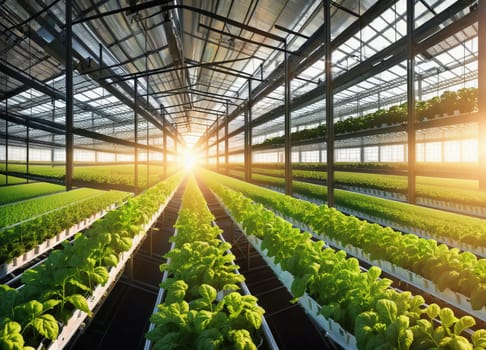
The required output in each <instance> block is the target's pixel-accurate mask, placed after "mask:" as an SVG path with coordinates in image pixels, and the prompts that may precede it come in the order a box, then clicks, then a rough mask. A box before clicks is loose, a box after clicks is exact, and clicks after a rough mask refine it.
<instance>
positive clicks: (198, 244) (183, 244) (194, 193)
mask: <svg viewBox="0 0 486 350" xmlns="http://www.w3.org/2000/svg"><path fill="white" fill-rule="evenodd" d="M213 220H214V216H213V215H212V214H211V212H210V211H209V209H208V208H207V205H206V202H205V200H204V197H203V196H202V194H201V192H200V190H199V188H198V186H197V184H196V182H195V180H194V178H193V177H191V178H190V179H189V181H188V185H187V187H186V190H185V193H184V196H183V202H182V207H181V210H180V211H179V216H178V218H177V222H176V224H175V227H176V234H175V235H174V236H172V237H171V239H170V241H171V242H172V244H173V248H172V249H171V250H170V251H169V252H168V253H167V254H166V255H165V257H166V258H167V263H165V264H163V265H161V270H162V271H165V272H166V273H167V276H169V277H168V278H167V279H166V280H165V281H163V282H162V283H161V287H162V288H163V289H164V290H165V291H166V295H165V299H164V301H163V303H162V304H159V305H158V311H157V312H156V313H154V314H153V315H152V316H151V318H150V320H151V322H152V323H153V324H154V325H155V327H154V329H152V330H150V331H149V332H148V333H147V335H146V336H147V338H148V339H149V340H150V341H151V342H152V348H154V349H175V348H177V349H256V344H258V343H259V341H260V340H261V339H262V338H261V337H262V335H261V332H260V331H259V329H260V327H261V323H262V316H263V313H264V310H263V309H262V308H261V307H260V306H258V304H257V299H256V298H255V297H253V296H251V295H241V294H240V293H239V292H238V291H237V290H238V289H239V287H238V283H240V282H243V281H244V277H243V276H242V275H240V274H238V273H237V272H236V270H237V269H238V266H237V265H235V264H234V259H235V257H234V255H233V254H231V253H230V252H229V249H230V248H231V245H230V244H229V243H227V242H223V241H222V240H220V239H219V238H218V236H219V235H220V234H221V232H222V231H221V230H220V229H219V228H218V227H217V226H215V225H212V221H213Z"/></svg>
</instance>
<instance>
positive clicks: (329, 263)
mask: <svg viewBox="0 0 486 350" xmlns="http://www.w3.org/2000/svg"><path fill="white" fill-rule="evenodd" d="M204 179H205V181H206V182H207V184H208V185H209V186H210V187H211V188H212V190H213V191H215V192H216V193H217V194H218V196H219V197H220V198H221V199H222V200H223V202H224V204H225V206H226V207H227V208H228V209H229V210H230V212H231V214H232V216H233V217H234V218H235V220H236V221H237V222H238V223H239V224H241V225H242V226H243V228H244V229H245V231H246V233H247V234H251V235H254V236H256V237H258V238H259V239H261V240H262V249H266V251H267V254H268V256H270V257H274V261H275V263H278V264H280V265H281V267H282V269H284V270H286V271H288V272H290V273H291V274H292V275H293V276H294V281H293V283H292V288H291V289H292V293H293V295H294V296H295V297H297V298H298V297H300V296H302V295H303V294H304V293H308V294H309V295H310V296H311V297H313V298H314V299H315V300H316V301H317V302H318V303H319V304H320V305H321V306H322V307H321V310H320V312H321V314H322V315H324V316H325V317H326V318H331V319H333V320H334V321H336V322H338V323H339V324H340V325H341V326H342V327H343V328H344V329H345V330H347V331H349V332H351V333H353V334H354V335H355V337H356V340H357V344H358V348H360V349H431V348H435V349H453V348H454V349H471V350H472V349H478V350H479V349H485V348H486V331H485V330H483V329H480V330H476V331H475V332H474V333H472V336H471V337H470V338H469V337H468V336H466V335H465V333H464V331H465V330H468V329H469V328H471V327H474V325H475V320H474V318H472V317H470V316H463V317H461V318H458V317H456V316H455V315H454V313H453V311H452V310H451V309H449V308H447V307H444V308H441V307H439V306H438V305H436V304H430V305H425V304H424V298H423V297H422V296H419V295H415V296H414V295H412V294H411V293H410V292H399V291H397V290H395V289H392V288H390V285H391V281H390V280H388V279H386V278H380V274H381V270H380V269H379V268H378V267H371V268H370V269H369V270H368V271H366V272H364V271H362V270H361V269H360V266H359V263H358V261H357V260H356V259H354V258H346V253H345V252H344V251H335V250H333V249H331V248H326V247H324V242H323V241H313V240H312V239H311V235H310V234H308V233H301V232H300V230H299V229H295V228H293V227H292V225H291V224H290V223H288V222H287V221H285V220H283V219H281V218H280V217H278V216H276V215H274V214H273V213H272V212H271V211H269V210H267V209H265V208H264V206H263V205H262V204H256V203H254V202H253V200H256V201H262V202H265V205H272V206H274V207H277V209H278V210H279V211H281V212H287V213H289V214H292V215H296V216H297V217H298V219H299V220H303V221H305V220H307V221H309V220H310V221H312V224H310V225H311V227H313V228H314V229H315V230H316V231H317V232H319V231H324V232H326V233H331V234H333V235H334V236H335V237H336V239H338V240H342V241H343V242H344V241H345V240H353V242H354V240H355V239H357V240H358V241H359V239H363V238H364V239H365V242H364V243H365V244H368V245H373V244H375V243H377V241H380V240H381V238H380V239H377V237H376V234H375V232H376V231H377V230H380V229H381V228H378V227H376V225H369V224H366V223H363V222H359V221H358V220H356V219H352V218H350V219H349V221H347V220H346V219H345V218H344V217H341V216H340V214H339V213H337V212H335V211H334V210H332V209H328V208H325V207H320V208H319V207H317V206H313V205H311V204H309V203H306V202H303V201H297V200H295V201H292V200H291V199H290V198H288V197H284V196H283V195H279V194H276V193H271V192H270V191H269V192H268V193H265V190H262V189H259V188H258V187H252V186H251V185H248V184H245V183H242V182H239V181H238V180H234V179H231V180H230V179H228V178H224V177H222V176H217V175H215V174H213V173H209V172H208V173H204ZM222 184H224V185H222ZM227 186H229V187H232V188H235V189H236V191H234V190H232V189H230V188H229V187H227ZM240 190H241V191H243V192H244V193H245V194H246V195H248V194H250V193H252V194H253V195H252V199H250V198H247V197H245V196H244V195H243V194H242V193H241V192H239V191H240ZM279 196H282V197H279ZM295 212H297V214H295ZM348 229H349V236H348V234H347V233H348ZM381 230H383V232H382V233H383V234H386V235H387V236H386V237H387V242H388V244H389V245H394V244H396V245H397V248H399V247H400V245H401V246H402V247H404V246H405V247H408V249H409V250H412V249H413V248H415V250H414V252H413V253H414V256H415V258H416V259H417V256H418V255H419V252H418V250H419V248H428V246H427V244H425V243H424V244H423V243H419V241H418V239H415V240H414V239H412V241H411V242H406V239H405V238H403V239H404V242H403V243H402V242H400V240H401V239H402V238H401V237H400V236H401V235H400V234H398V233H397V234H395V236H394V239H395V240H396V242H395V241H393V243H392V244H390V240H391V239H392V238H391V237H392V234H391V233H390V230H388V229H381ZM368 232H369V235H368ZM353 234H354V235H353ZM353 236H356V237H353ZM409 243H410V245H409ZM414 244H417V246H414ZM430 246H431V247H433V246H434V244H432V243H430ZM445 250H448V249H447V247H442V246H437V248H436V249H435V251H436V252H437V253H439V254H441V253H443V252H445ZM296 252H298V254H296ZM395 253H396V252H395ZM373 254H378V255H380V256H379V257H380V258H383V257H382V256H381V254H387V252H386V251H385V252H382V251H381V250H380V249H376V250H375V251H374V252H373ZM402 255H406V254H402ZM444 257H445V258H444V259H447V257H452V259H453V260H454V261H456V260H459V259H462V262H464V263H465V265H464V267H465V271H468V272H469V275H467V274H466V273H465V274H464V275H462V276H463V277H464V278H470V277H471V275H474V274H475V273H477V271H478V270H477V269H476V268H469V267H468V264H469V265H477V264H479V262H478V261H477V260H475V259H474V257H473V256H471V255H470V254H466V253H462V254H459V253H458V252H455V251H454V250H449V252H448V253H446V254H445V255H444ZM404 259H408V257H404ZM405 263H406V261H405ZM409 263H410V264H411V265H415V264H413V262H412V261H409ZM431 263H432V261H431ZM441 263H442V264H443V263H445V261H444V262H441ZM435 264H437V261H435ZM434 266H435V265H434ZM441 268H442V271H445V269H446V267H445V265H442V267H441ZM483 268H484V266H483ZM479 270H480V271H481V269H480V268H479ZM451 271H455V270H454V266H452V270H451ZM482 272H483V273H484V270H483V271H482ZM480 277H481V276H478V278H480ZM482 278H483V282H484V275H482ZM480 299H481V298H480ZM484 300H485V298H482V302H484ZM437 320H438V321H439V322H436V321H437Z"/></svg>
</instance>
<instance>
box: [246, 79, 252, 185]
mask: <svg viewBox="0 0 486 350" xmlns="http://www.w3.org/2000/svg"><path fill="white" fill-rule="evenodd" d="M252 121H253V95H252V90H251V79H248V162H247V166H248V170H247V172H248V180H247V181H248V182H251V181H252V173H251V172H252V168H253V162H252V158H253V153H252V149H251V148H252V138H253V128H252V126H251V123H252Z"/></svg>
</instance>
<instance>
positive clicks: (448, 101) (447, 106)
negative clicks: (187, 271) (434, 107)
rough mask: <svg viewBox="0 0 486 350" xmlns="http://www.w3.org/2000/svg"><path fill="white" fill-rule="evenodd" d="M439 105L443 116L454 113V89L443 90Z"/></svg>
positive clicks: (455, 104) (455, 102)
mask: <svg viewBox="0 0 486 350" xmlns="http://www.w3.org/2000/svg"><path fill="white" fill-rule="evenodd" d="M440 107H441V108H440V109H441V112H442V113H443V114H444V116H446V115H453V114H456V112H455V111H456V110H457V108H458V104H457V94H456V93H455V92H454V91H444V92H443V93H442V95H441V96H440Z"/></svg>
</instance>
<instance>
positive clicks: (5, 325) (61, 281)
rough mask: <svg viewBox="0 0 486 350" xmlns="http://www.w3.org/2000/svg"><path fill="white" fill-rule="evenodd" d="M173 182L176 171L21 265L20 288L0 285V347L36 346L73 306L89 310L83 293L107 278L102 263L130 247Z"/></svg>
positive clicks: (108, 263)
mask: <svg viewBox="0 0 486 350" xmlns="http://www.w3.org/2000/svg"><path fill="white" fill-rule="evenodd" d="M179 182H180V176H175V177H171V178H169V179H167V180H166V181H164V182H162V183H161V184H159V185H157V186H155V187H153V188H151V189H149V190H147V191H145V192H144V193H143V194H141V195H140V196H138V197H135V198H133V199H130V200H129V202H128V203H127V204H125V205H124V206H122V207H121V208H119V209H117V210H114V211H111V212H109V213H108V214H107V215H106V216H105V217H104V219H103V220H99V221H96V222H95V223H94V224H93V225H92V226H91V227H90V228H89V229H88V230H86V231H85V232H84V233H83V234H78V235H77V236H76V238H75V240H74V241H73V242H64V243H63V247H62V249H59V250H55V251H53V252H51V254H49V256H48V258H47V259H46V261H45V262H44V263H42V264H40V265H39V266H36V267H35V268H32V269H30V270H27V271H25V273H24V274H23V275H22V282H23V283H24V286H23V288H20V289H12V288H9V287H7V286H4V285H0V300H1V303H0V348H2V349H3V348H6V349H24V348H26V347H25V344H28V345H33V346H35V347H37V345H38V344H39V342H40V341H41V340H42V339H43V338H46V339H49V340H54V339H56V338H57V336H58V333H59V323H60V322H63V323H65V322H66V321H67V320H68V319H69V318H70V317H71V316H72V313H73V311H74V310H80V311H83V312H86V313H87V314H88V315H91V310H90V308H89V305H88V302H87V298H88V297H89V296H90V295H91V294H92V292H93V290H94V289H95V288H96V286H98V285H104V284H106V283H107V281H108V278H109V274H108V268H109V267H110V266H114V265H116V264H118V257H119V254H120V253H122V252H124V251H126V250H128V249H130V248H131V239H132V238H133V237H134V236H135V235H136V234H139V233H141V228H142V225H143V224H145V223H147V222H148V220H149V217H150V216H151V215H153V214H154V213H155V212H156V211H157V209H158V208H159V207H160V205H161V204H163V203H164V202H165V201H166V200H167V198H168V196H169V195H170V194H171V193H172V192H173V191H174V190H175V188H176V187H177V185H178V184H179ZM98 200H99V199H98Z"/></svg>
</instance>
